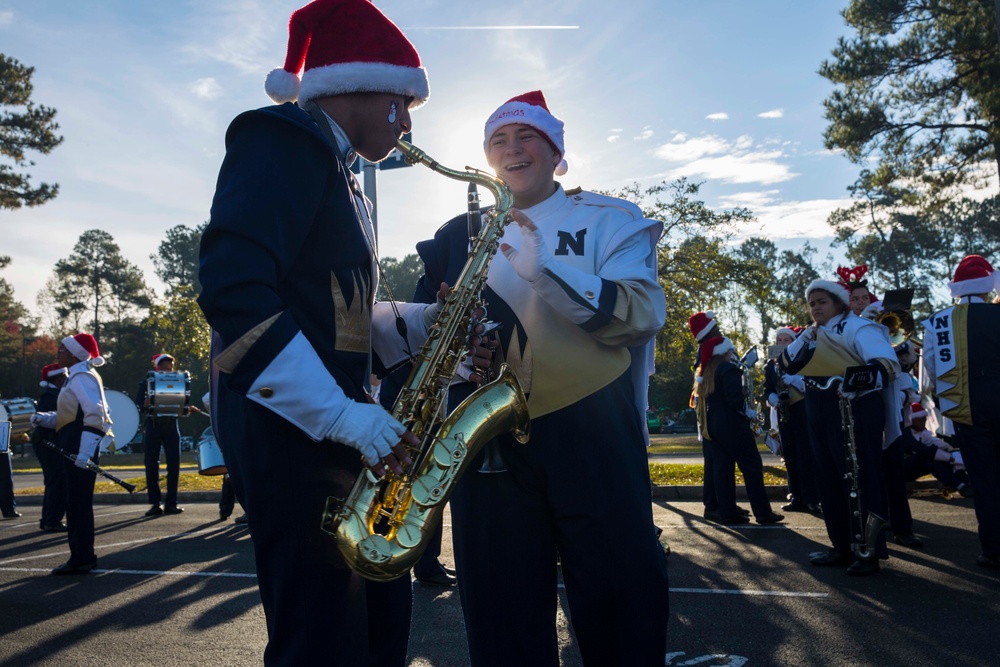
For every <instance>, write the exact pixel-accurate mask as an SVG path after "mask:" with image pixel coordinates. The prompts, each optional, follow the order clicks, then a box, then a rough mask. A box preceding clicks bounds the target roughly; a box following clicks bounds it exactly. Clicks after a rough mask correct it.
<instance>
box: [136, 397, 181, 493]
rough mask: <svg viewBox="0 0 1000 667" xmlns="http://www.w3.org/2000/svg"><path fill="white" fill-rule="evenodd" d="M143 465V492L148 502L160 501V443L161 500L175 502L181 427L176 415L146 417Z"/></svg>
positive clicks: (179, 471)
mask: <svg viewBox="0 0 1000 667" xmlns="http://www.w3.org/2000/svg"><path fill="white" fill-rule="evenodd" d="M142 446H143V463H145V466H146V495H147V497H148V498H149V504H150V505H159V504H160V497H161V495H160V447H161V446H162V447H163V456H164V458H166V460H167V495H166V497H165V498H164V502H163V504H164V505H165V506H166V507H176V506H177V485H178V483H179V481H180V477H181V431H180V427H179V426H178V424H177V418H176V417H147V418H146V431H145V436H144V438H143V443H142Z"/></svg>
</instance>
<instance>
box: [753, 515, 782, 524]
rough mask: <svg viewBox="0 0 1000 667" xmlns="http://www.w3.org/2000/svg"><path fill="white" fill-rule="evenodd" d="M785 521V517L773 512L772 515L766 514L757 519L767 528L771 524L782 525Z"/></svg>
mask: <svg viewBox="0 0 1000 667" xmlns="http://www.w3.org/2000/svg"><path fill="white" fill-rule="evenodd" d="M784 520H785V517H784V516H782V515H781V514H778V513H777V512H771V513H770V514H765V515H764V516H761V517H757V523H759V524H760V525H762V526H765V525H767V524H770V523H781V522H782V521H784Z"/></svg>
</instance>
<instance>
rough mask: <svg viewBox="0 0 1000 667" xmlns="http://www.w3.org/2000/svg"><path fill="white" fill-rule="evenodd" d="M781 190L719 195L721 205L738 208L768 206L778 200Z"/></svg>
mask: <svg viewBox="0 0 1000 667" xmlns="http://www.w3.org/2000/svg"><path fill="white" fill-rule="evenodd" d="M780 192H781V191H780V190H761V191H759V192H736V193H734V194H731V195H725V196H722V197H719V200H718V201H719V205H721V206H723V207H725V208H737V207H740V206H744V207H746V208H758V207H761V206H767V205H768V204H771V203H773V202H775V201H778V198H777V195H778V194H779V193H780Z"/></svg>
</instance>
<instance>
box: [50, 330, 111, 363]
mask: <svg viewBox="0 0 1000 667" xmlns="http://www.w3.org/2000/svg"><path fill="white" fill-rule="evenodd" d="M61 342H62V344H63V345H65V346H66V349H67V350H69V353H70V354H72V355H73V356H74V357H76V358H77V359H79V360H80V361H86V362H87V364H88V365H89V366H91V367H96V366H103V365H104V357H102V356H101V353H100V351H99V350H98V349H97V340H96V339H95V338H94V337H93V336H91V335H90V334H89V333H78V334H76V335H75V336H66V337H65V338H63V339H62V341H61Z"/></svg>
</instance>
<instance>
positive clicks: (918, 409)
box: [910, 403, 927, 419]
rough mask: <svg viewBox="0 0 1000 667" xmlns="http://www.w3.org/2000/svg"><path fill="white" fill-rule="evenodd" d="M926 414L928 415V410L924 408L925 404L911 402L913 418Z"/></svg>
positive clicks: (911, 415)
mask: <svg viewBox="0 0 1000 667" xmlns="http://www.w3.org/2000/svg"><path fill="white" fill-rule="evenodd" d="M926 416H927V410H925V409H924V406H922V405H921V404H920V403H911V404H910V418H911V419H920V418H921V417H926Z"/></svg>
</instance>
